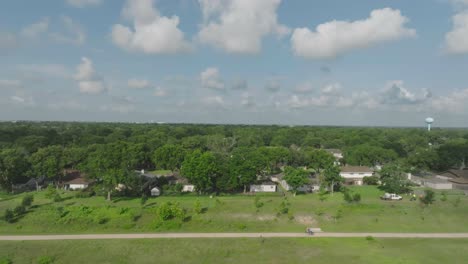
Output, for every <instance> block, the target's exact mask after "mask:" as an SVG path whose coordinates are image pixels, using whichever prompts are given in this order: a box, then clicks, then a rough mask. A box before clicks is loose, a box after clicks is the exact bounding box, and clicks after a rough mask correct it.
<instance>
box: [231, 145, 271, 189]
mask: <svg viewBox="0 0 468 264" xmlns="http://www.w3.org/2000/svg"><path fill="white" fill-rule="evenodd" d="M263 165H264V162H263V161H262V156H261V155H259V154H258V152H257V151H256V150H255V149H254V148H237V149H235V150H234V151H233V152H232V153H231V156H230V159H229V171H230V175H231V177H232V178H235V179H236V180H233V181H237V182H238V183H239V185H241V186H243V187H244V193H245V192H246V189H247V185H249V184H252V183H254V182H255V181H256V180H257V175H259V174H260V173H261V171H262V169H263Z"/></svg>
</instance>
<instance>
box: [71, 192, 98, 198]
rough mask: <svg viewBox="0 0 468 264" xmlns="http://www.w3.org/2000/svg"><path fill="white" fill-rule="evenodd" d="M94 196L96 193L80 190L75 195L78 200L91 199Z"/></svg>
mask: <svg viewBox="0 0 468 264" xmlns="http://www.w3.org/2000/svg"><path fill="white" fill-rule="evenodd" d="M93 195H94V191H92V190H80V191H78V192H76V193H75V197H76V198H89V197H91V196H93Z"/></svg>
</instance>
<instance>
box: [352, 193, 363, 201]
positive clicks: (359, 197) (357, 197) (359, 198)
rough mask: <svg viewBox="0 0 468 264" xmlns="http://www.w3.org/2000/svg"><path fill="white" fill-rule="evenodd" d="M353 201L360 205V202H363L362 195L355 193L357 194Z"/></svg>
mask: <svg viewBox="0 0 468 264" xmlns="http://www.w3.org/2000/svg"><path fill="white" fill-rule="evenodd" d="M353 201H354V202H355V203H359V202H360V201H361V194H359V193H355V194H354V195H353Z"/></svg>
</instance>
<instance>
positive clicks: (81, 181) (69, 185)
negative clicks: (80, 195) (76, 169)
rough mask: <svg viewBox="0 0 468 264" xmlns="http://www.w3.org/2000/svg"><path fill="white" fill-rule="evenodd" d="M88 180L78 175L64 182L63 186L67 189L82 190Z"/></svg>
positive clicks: (86, 185) (87, 183)
mask: <svg viewBox="0 0 468 264" xmlns="http://www.w3.org/2000/svg"><path fill="white" fill-rule="evenodd" d="M89 184H90V182H89V181H88V180H86V179H85V178H82V177H79V178H76V179H73V180H71V181H69V182H66V183H65V188H66V189H68V190H83V189H86V188H88V186H89Z"/></svg>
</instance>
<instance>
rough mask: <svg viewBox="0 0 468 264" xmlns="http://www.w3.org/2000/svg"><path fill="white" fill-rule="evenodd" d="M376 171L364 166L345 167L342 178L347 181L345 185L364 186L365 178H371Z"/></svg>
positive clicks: (341, 173)
mask: <svg viewBox="0 0 468 264" xmlns="http://www.w3.org/2000/svg"><path fill="white" fill-rule="evenodd" d="M373 174H374V171H373V170H372V169H371V168H369V167H364V166H343V167H341V172H340V176H341V177H343V178H344V179H345V183H347V184H352V185H362V184H363V179H364V177H370V176H372V175H373Z"/></svg>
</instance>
